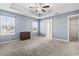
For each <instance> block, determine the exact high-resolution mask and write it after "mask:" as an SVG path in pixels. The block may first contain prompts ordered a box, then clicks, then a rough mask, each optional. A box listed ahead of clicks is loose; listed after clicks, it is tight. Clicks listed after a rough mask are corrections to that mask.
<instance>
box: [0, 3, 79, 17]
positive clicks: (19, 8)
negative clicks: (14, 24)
mask: <svg viewBox="0 0 79 59" xmlns="http://www.w3.org/2000/svg"><path fill="white" fill-rule="evenodd" d="M46 4H47V3H46ZM49 5H50V8H46V9H45V10H46V12H41V13H40V16H39V14H38V13H37V12H35V11H34V10H35V8H29V6H35V4H33V3H0V9H2V10H6V11H11V12H15V13H18V14H22V15H25V16H30V17H33V18H38V19H40V18H45V17H49V16H54V15H57V14H62V13H66V12H70V11H75V10H79V3H50V4H49Z"/></svg>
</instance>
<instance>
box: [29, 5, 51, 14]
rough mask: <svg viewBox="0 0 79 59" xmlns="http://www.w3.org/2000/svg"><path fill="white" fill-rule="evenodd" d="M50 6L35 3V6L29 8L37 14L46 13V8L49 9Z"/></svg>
mask: <svg viewBox="0 0 79 59" xmlns="http://www.w3.org/2000/svg"><path fill="white" fill-rule="evenodd" d="M49 7H50V5H45V4H44V3H35V6H30V7H29V8H34V9H35V12H38V13H40V12H46V8H49Z"/></svg>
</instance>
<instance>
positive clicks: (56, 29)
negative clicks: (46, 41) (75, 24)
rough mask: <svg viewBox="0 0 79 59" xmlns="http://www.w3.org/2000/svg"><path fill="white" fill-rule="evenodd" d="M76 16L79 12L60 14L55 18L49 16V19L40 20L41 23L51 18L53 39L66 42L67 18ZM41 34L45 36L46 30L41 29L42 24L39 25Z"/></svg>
mask: <svg viewBox="0 0 79 59" xmlns="http://www.w3.org/2000/svg"><path fill="white" fill-rule="evenodd" d="M76 14H79V10H77V11H72V12H67V13H63V14H60V15H56V16H51V17H47V18H44V19H41V22H43V21H45V20H47V19H50V18H52V21H53V23H52V26H53V27H52V28H53V30H52V32H53V33H52V34H53V37H54V38H60V39H63V40H67V37H68V30H67V29H68V22H67V20H68V16H70V15H76ZM41 25H42V26H41V33H42V34H44V35H45V33H46V32H45V30H46V29H43V27H44V23H43V24H41Z"/></svg>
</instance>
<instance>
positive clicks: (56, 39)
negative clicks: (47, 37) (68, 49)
mask: <svg viewBox="0 0 79 59" xmlns="http://www.w3.org/2000/svg"><path fill="white" fill-rule="evenodd" d="M53 39H54V40H59V41H64V42H69V40H63V39H58V38H53Z"/></svg>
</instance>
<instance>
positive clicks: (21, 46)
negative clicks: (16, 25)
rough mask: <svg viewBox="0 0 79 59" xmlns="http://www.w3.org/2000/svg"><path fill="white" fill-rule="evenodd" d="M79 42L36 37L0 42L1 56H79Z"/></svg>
mask: <svg viewBox="0 0 79 59" xmlns="http://www.w3.org/2000/svg"><path fill="white" fill-rule="evenodd" d="M78 55H79V42H78V41H76V42H61V41H57V40H53V39H47V38H35V39H29V40H24V41H14V42H9V43H3V44H0V56H78Z"/></svg>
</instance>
